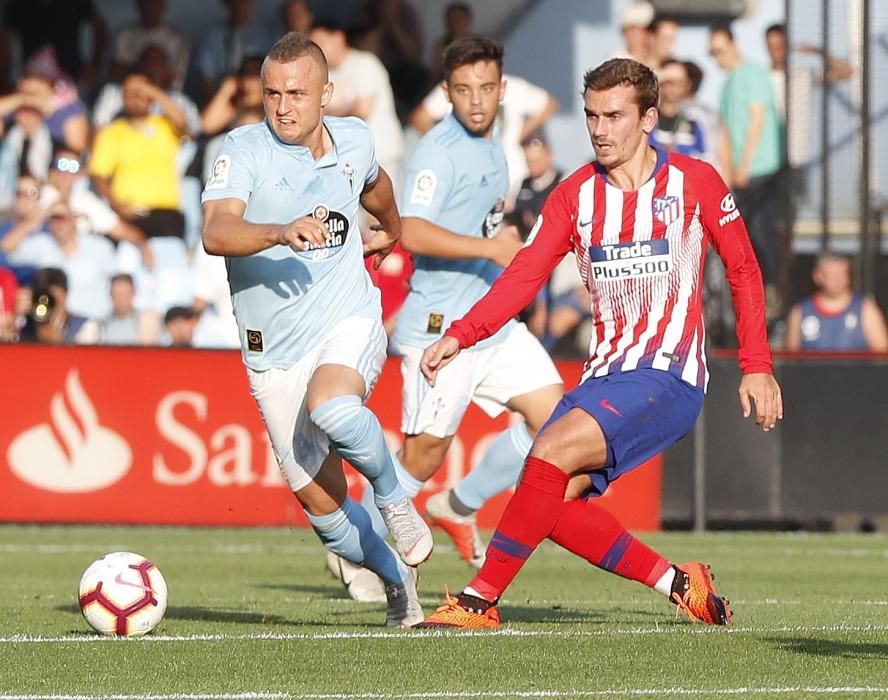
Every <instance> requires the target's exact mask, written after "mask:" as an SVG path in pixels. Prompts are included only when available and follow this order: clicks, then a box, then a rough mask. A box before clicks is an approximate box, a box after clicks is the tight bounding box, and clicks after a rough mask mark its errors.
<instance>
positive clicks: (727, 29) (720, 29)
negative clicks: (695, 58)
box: [709, 22, 734, 41]
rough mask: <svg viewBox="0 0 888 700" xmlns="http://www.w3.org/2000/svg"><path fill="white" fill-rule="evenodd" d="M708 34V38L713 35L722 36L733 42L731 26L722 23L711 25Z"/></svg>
mask: <svg viewBox="0 0 888 700" xmlns="http://www.w3.org/2000/svg"><path fill="white" fill-rule="evenodd" d="M709 34H710V36H711V35H713V34H724V35H725V36H727V37H728V39H730V40H731V41H734V32H732V31H731V25H730V24H726V23H724V22H719V23H717V24H713V25H712V26H711V27H710V28H709Z"/></svg>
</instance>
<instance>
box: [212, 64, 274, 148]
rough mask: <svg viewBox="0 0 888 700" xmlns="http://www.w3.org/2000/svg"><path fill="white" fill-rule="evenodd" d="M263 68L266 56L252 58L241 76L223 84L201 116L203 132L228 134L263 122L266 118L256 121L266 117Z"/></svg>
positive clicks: (232, 76) (226, 79)
mask: <svg viewBox="0 0 888 700" xmlns="http://www.w3.org/2000/svg"><path fill="white" fill-rule="evenodd" d="M261 68H262V57H260V56H251V57H249V58H246V59H244V62H243V63H242V64H241V66H240V69H239V70H238V72H237V73H233V74H232V75H229V76H227V77H226V78H225V80H223V81H222V84H221V85H220V86H219V89H218V90H217V91H216V94H215V95H213V98H212V99H211V100H210V102H209V104H208V105H207V106H206V107H204V109H203V111H202V112H201V114H200V125H201V130H202V131H203V133H204V134H205V135H207V136H215V135H216V134H220V133H222V134H224V133H226V132H228V131H229V130H230V129H233V128H235V127H237V126H243V125H244V124H255V123H256V122H257V121H262V118H263V117H262V116H260V118H259V119H258V120H254V119H255V116H256V114H257V113H258V114H259V115H262V114H264V113H263V107H262V81H261V80H260V79H259V70H260V69H261ZM245 119H247V121H245ZM214 160H215V158H214Z"/></svg>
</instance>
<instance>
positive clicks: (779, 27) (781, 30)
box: [765, 22, 786, 36]
mask: <svg viewBox="0 0 888 700" xmlns="http://www.w3.org/2000/svg"><path fill="white" fill-rule="evenodd" d="M775 32H776V33H777V34H782V35H783V36H786V25H785V24H783V22H777V24H772V25H771V26H770V27H768V28H767V29H766V30H765V36H768V34H773V33H775Z"/></svg>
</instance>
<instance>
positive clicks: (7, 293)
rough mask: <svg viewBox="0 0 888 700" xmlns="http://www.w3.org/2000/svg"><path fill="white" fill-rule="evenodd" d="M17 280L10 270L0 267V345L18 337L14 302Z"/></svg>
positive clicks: (16, 295) (16, 296)
mask: <svg viewBox="0 0 888 700" xmlns="http://www.w3.org/2000/svg"><path fill="white" fill-rule="evenodd" d="M17 298H18V280H17V279H16V278H15V275H14V274H13V272H12V270H10V269H8V268H5V267H0V343H10V342H12V341H14V340H15V339H16V337H17V336H18V327H17V325H16V313H15V311H16V309H15V306H16V300H17Z"/></svg>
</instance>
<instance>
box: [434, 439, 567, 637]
mask: <svg viewBox="0 0 888 700" xmlns="http://www.w3.org/2000/svg"><path fill="white" fill-rule="evenodd" d="M569 479H570V478H569V476H568V475H567V474H566V473H565V472H563V471H562V470H561V469H559V468H558V467H557V466H555V465H554V464H552V463H551V462H547V461H546V460H544V459H541V458H539V457H535V456H530V457H528V458H527V461H526V462H525V466H524V473H523V474H522V475H521V480H520V481H519V482H518V486H517V488H516V489H515V495H514V496H512V499H511V500H510V501H509V504H508V505H507V506H506V510H505V511H504V512H503V515H502V518H501V519H500V522H499V525H497V529H496V532H494V533H493V538H492V539H491V541H490V545H489V546H488V547H487V556H486V558H485V559H484V564H483V565H482V567H481V570H480V571H479V572H478V574H477V575H476V576H475V578H474V579H472V582H471V583H470V584H469V585H468V586H467V587H466V588H465V589H463V592H462V593H460V594H459V595H458V596H456V597H455V598H451V597H450V596H448V599H447V603H446V604H445V605H442V606H441V607H439V608H438V609H437V610H436V611H435V612H434V613H432V615H430V616H429V617H428V618H426V619H425V621H424V622H423V623H422V624H420V625H417V626H418V627H462V628H472V627H496V626H497V625H498V624H499V615H498V614H497V613H496V611H495V610H493V609H494V608H495V606H496V603H497V602H498V601H499V598H500V596H501V595H502V593H503V591H505V590H506V588H507V587H508V586H509V584H510V583H511V582H512V580H513V579H514V578H515V576H517V575H518V572H519V571H520V570H521V567H522V566H524V562H525V561H527V559H528V557H529V556H530V555H531V554H533V551H534V549H536V547H537V546H538V545H539V543H540V542H542V541H543V540H544V539H546V537H548V536H549V533H550V532H552V528H554V527H555V524H556V523H557V522H558V518H559V516H560V515H561V511H562V509H563V507H564V495H565V493H566V491H567V484H568V481H569Z"/></svg>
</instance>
